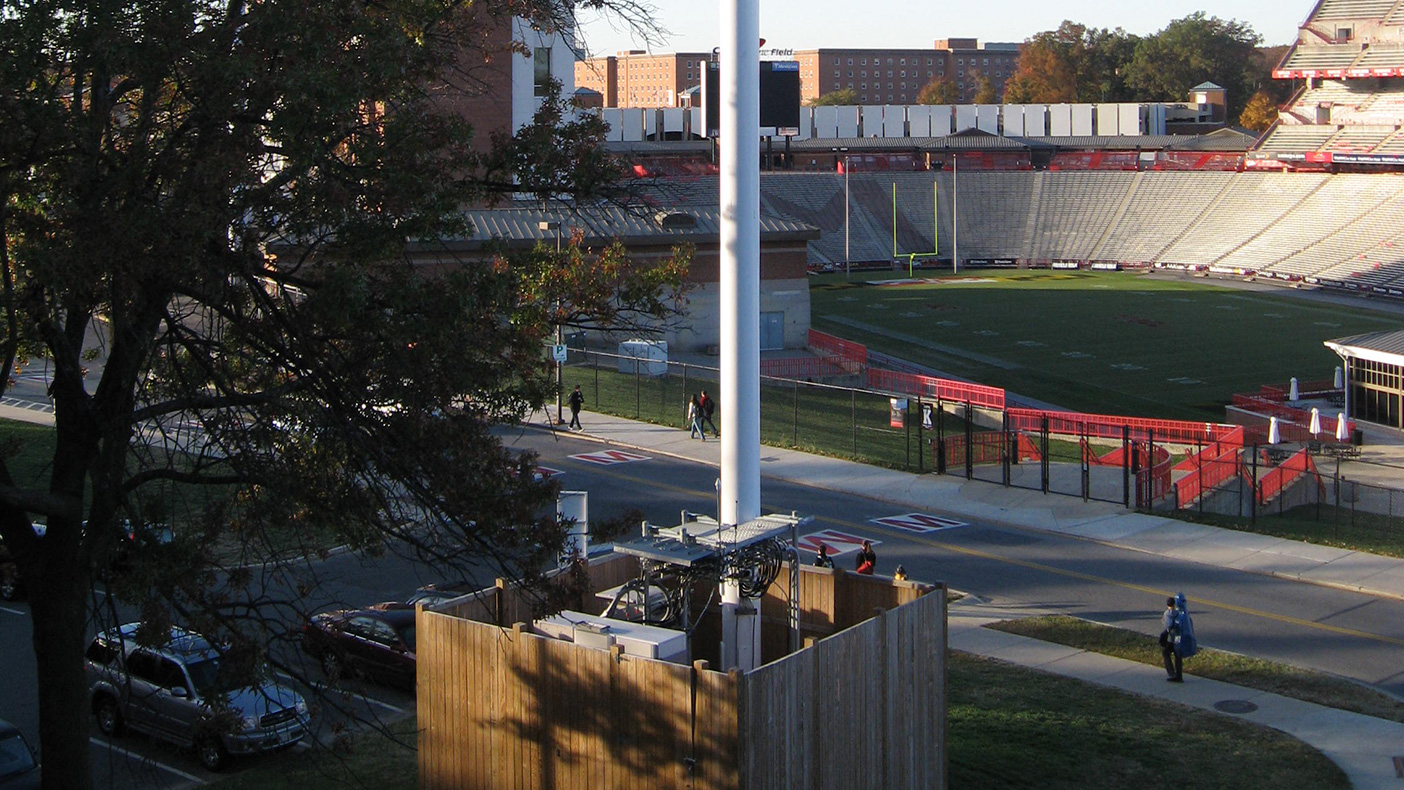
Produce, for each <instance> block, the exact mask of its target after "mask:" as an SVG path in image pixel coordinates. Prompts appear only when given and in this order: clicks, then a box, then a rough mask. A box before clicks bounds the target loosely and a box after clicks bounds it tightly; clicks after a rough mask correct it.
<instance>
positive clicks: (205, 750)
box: [195, 735, 229, 771]
mask: <svg viewBox="0 0 1404 790" xmlns="http://www.w3.org/2000/svg"><path fill="white" fill-rule="evenodd" d="M195 754H196V756H198V757H199V758H200V765H203V766H205V770H207V771H220V770H223V769H224V767H225V766H226V765H228V764H229V752H227V751H225V750H224V744H223V743H222V742H221V741H220V740H219V736H217V735H211V736H208V737H205V738H201V739H200V740H199V742H197V743H196V744H195Z"/></svg>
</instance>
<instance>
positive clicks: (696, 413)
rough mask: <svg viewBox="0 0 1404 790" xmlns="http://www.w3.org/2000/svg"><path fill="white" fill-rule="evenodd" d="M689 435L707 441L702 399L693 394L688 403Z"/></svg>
mask: <svg viewBox="0 0 1404 790" xmlns="http://www.w3.org/2000/svg"><path fill="white" fill-rule="evenodd" d="M687 424H688V435H689V436H695V437H697V438H699V439H701V440H702V441H704V442H705V441H707V432H706V431H704V430H702V399H701V398H700V397H699V396H697V395H693V396H692V400H690V401H688V403H687Z"/></svg>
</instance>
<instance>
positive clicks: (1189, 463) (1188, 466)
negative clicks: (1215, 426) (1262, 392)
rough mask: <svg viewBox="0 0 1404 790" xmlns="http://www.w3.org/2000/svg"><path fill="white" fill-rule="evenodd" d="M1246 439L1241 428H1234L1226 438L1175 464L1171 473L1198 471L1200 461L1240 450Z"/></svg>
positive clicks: (1240, 426)
mask: <svg viewBox="0 0 1404 790" xmlns="http://www.w3.org/2000/svg"><path fill="white" fill-rule="evenodd" d="M1246 437H1247V431H1245V430H1244V428H1243V426H1242V425H1239V426H1236V427H1235V428H1234V429H1233V430H1232V431H1230V432H1229V433H1228V435H1227V436H1224V437H1222V438H1220V439H1219V440H1218V441H1216V442H1214V443H1212V444H1210V445H1209V446H1207V447H1205V448H1204V449H1203V450H1200V451H1199V452H1198V453H1194V454H1192V455H1190V456H1188V457H1186V458H1185V460H1183V461H1181V462H1179V463H1178V464H1175V468H1174V469H1173V470H1172V471H1175V472H1186V471H1189V470H1192V469H1198V468H1199V466H1200V463H1201V461H1203V460H1204V459H1207V458H1218V457H1220V456H1222V455H1223V454H1224V453H1225V452H1228V451H1229V450H1241V449H1243V447H1244V446H1245V445H1246V444H1247V438H1246Z"/></svg>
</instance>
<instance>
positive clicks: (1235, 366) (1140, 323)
mask: <svg viewBox="0 0 1404 790" xmlns="http://www.w3.org/2000/svg"><path fill="white" fill-rule="evenodd" d="M810 298H811V301H812V324H813V326H814V328H815V329H818V330H820V331H824V332H828V333H830V334H834V335H837V336H839V337H842V338H845V339H848V340H854V341H857V342H860V343H864V344H866V345H867V346H868V347H869V348H870V349H873V350H875V351H882V352H885V353H888V354H892V355H894V356H897V357H901V358H903V359H906V360H908V361H910V362H915V363H918V364H921V365H925V366H927V367H930V368H932V369H934V370H936V371H940V372H941V373H943V374H945V375H948V376H952V377H957V378H965V379H970V380H972V381H975V382H978V383H981V384H989V385H993V386H998V387H1004V388H1005V389H1008V390H1009V391H1010V392H1012V393H1017V394H1019V395H1023V396H1026V397H1030V398H1035V399H1038V400H1041V401H1046V402H1049V403H1053V404H1056V405H1058V406H1062V407H1066V408H1070V409H1076V410H1079V411H1085V412H1094V413H1106V414H1125V415H1133V416H1142V417H1161V418H1167V419H1204V420H1215V421H1218V420H1221V419H1223V415H1224V405H1225V404H1227V403H1228V402H1229V401H1230V400H1231V398H1232V396H1233V394H1234V393H1240V392H1256V391H1257V389H1258V387H1259V386H1260V385H1262V384H1278V385H1286V383H1287V381H1288V379H1290V378H1291V377H1293V376H1295V377H1297V378H1298V379H1299V380H1300V381H1303V382H1306V381H1319V380H1323V379H1326V380H1329V379H1330V378H1331V377H1332V374H1333V372H1334V369H1335V367H1336V366H1337V365H1339V364H1340V361H1339V358H1337V357H1336V355H1335V354H1334V353H1332V352H1331V351H1330V350H1329V349H1327V348H1326V347H1325V346H1323V345H1322V342H1323V341H1325V340H1329V339H1333V338H1339V337H1345V336H1348V335H1354V334H1359V333H1362V332H1372V331H1377V330H1382V329H1391V330H1393V329H1400V328H1404V316H1401V314H1400V313H1399V312H1387V311H1377V310H1372V309H1370V306H1369V303H1368V302H1365V301H1361V303H1360V305H1359V306H1354V305H1352V306H1342V305H1340V304H1336V303H1331V302H1325V301H1317V300H1309V299H1303V298H1300V297H1298V296H1297V295H1295V294H1291V293H1288V292H1285V291H1283V290H1281V289H1278V288H1270V289H1266V290H1261V289H1257V290H1244V289H1240V288H1234V287H1229V286H1226V285H1223V284H1219V283H1215V282H1214V281H1210V280H1205V279H1199V278H1189V277H1178V276H1173V277H1172V276H1148V275H1146V274H1142V273H1133V272H1084V271H1028V270H1013V271H1008V270H1001V271H983V270H980V271H971V272H966V273H962V274H960V275H958V276H951V275H949V274H947V275H936V274H931V273H923V272H921V271H918V272H917V273H916V276H915V277H914V278H911V279H908V278H906V277H905V276H903V277H898V276H897V275H896V274H890V273H887V272H880V273H872V272H865V273H862V274H859V273H854V274H853V275H852V276H851V277H850V278H848V279H845V277H844V275H843V274H841V273H839V274H826V275H821V276H819V277H815V278H813V279H812V280H811V288H810Z"/></svg>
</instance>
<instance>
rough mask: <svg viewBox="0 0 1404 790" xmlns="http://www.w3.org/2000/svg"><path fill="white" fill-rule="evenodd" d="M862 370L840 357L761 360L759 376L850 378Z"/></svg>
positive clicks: (860, 367) (779, 377)
mask: <svg viewBox="0 0 1404 790" xmlns="http://www.w3.org/2000/svg"><path fill="white" fill-rule="evenodd" d="M861 370H862V366H860V365H859V364H858V363H856V362H851V361H849V360H846V359H843V358H840V357H800V358H796V359H762V360H761V363H760V374H761V375H762V376H769V377H770V378H777V379H821V378H824V377H827V376H851V375H853V374H855V373H858V372H860V371H861Z"/></svg>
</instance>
